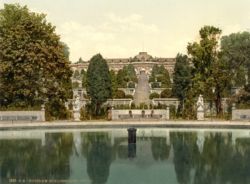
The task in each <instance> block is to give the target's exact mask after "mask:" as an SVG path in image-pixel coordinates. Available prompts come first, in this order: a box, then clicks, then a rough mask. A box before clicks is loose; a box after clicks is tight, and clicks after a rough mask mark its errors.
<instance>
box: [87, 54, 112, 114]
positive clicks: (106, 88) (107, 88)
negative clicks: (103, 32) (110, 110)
mask: <svg viewBox="0 0 250 184" xmlns="http://www.w3.org/2000/svg"><path fill="white" fill-rule="evenodd" d="M86 89H87V93H88V95H89V96H90V99H91V105H92V107H93V110H94V115H96V116H97V115H100V109H101V105H102V104H103V103H104V102H106V101H107V99H108V98H110V97H111V96H112V84H111V79H110V73H109V68H108V65H107V62H106V60H105V59H103V57H102V56H101V54H97V55H95V56H93V57H92V58H91V60H90V63H89V67H88V71H87V88H86Z"/></svg>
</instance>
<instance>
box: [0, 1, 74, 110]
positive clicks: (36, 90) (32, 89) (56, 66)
mask: <svg viewBox="0 0 250 184" xmlns="http://www.w3.org/2000/svg"><path fill="white" fill-rule="evenodd" d="M65 50H67V49H66V45H65V44H63V43H62V42H60V37H59V36H58V35H57V34H56V33H55V27H54V26H52V25H51V24H50V23H48V22H47V21H46V16H45V15H44V14H37V13H34V12H31V11H29V9H28V8H27V7H26V6H23V7H22V6H20V5H18V4H15V5H13V4H5V5H4V8H3V9H1V10H0V104H1V105H4V106H5V107H7V108H8V107H21V108H27V107H36V106H40V105H41V104H42V103H44V100H45V99H48V101H50V100H52V99H55V98H56V99H58V104H63V103H64V102H65V100H66V99H67V98H71V96H72V86H71V76H72V71H71V69H70V63H69V60H68V58H67V57H68V56H67V53H66V52H65ZM47 107H48V108H49V106H47Z"/></svg>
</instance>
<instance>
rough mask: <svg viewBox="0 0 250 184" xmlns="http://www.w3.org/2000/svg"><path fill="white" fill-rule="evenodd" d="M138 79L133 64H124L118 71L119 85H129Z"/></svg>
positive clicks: (122, 86)
mask: <svg viewBox="0 0 250 184" xmlns="http://www.w3.org/2000/svg"><path fill="white" fill-rule="evenodd" d="M137 81H138V79H137V76H136V72H135V68H134V66H133V65H132V64H129V65H128V66H124V67H123V68H122V69H121V70H119V71H118V72H117V84H118V87H121V88H125V87H127V83H128V82H133V83H136V82H137Z"/></svg>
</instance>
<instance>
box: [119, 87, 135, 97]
mask: <svg viewBox="0 0 250 184" xmlns="http://www.w3.org/2000/svg"><path fill="white" fill-rule="evenodd" d="M118 90H121V91H123V92H124V93H125V95H132V96H134V94H135V88H118Z"/></svg>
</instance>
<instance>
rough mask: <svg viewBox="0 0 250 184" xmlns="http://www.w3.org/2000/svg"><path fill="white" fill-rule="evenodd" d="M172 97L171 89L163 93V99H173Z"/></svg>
mask: <svg viewBox="0 0 250 184" xmlns="http://www.w3.org/2000/svg"><path fill="white" fill-rule="evenodd" d="M171 97H172V91H171V89H169V88H167V89H164V90H163V91H162V92H161V98H171Z"/></svg>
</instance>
